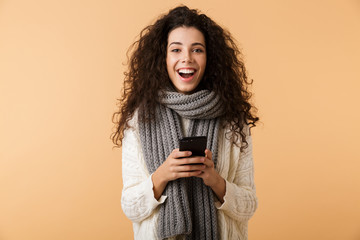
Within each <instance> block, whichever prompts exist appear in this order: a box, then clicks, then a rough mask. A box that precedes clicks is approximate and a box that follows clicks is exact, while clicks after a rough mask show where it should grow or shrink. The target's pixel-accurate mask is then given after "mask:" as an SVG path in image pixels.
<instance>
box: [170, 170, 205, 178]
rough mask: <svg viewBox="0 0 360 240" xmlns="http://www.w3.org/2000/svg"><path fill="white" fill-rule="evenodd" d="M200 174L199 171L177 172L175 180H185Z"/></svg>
mask: <svg viewBox="0 0 360 240" xmlns="http://www.w3.org/2000/svg"><path fill="white" fill-rule="evenodd" d="M200 174H201V171H193V172H179V173H177V174H176V176H177V178H185V177H197V176H199V175H200Z"/></svg>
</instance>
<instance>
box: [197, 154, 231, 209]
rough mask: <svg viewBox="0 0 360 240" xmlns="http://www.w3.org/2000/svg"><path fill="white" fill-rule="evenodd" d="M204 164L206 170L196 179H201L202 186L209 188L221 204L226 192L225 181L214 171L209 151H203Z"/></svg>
mask: <svg viewBox="0 0 360 240" xmlns="http://www.w3.org/2000/svg"><path fill="white" fill-rule="evenodd" d="M204 164H205V166H206V168H205V169H203V170H202V173H201V174H199V175H197V176H196V177H200V178H202V179H203V181H204V184H205V185H207V186H209V187H211V189H212V190H213V191H214V192H215V194H216V196H217V197H218V199H219V200H220V202H221V203H223V202H224V196H225V192H226V182H225V179H224V178H223V177H221V176H220V174H219V173H218V172H217V171H216V169H215V164H214V162H213V161H212V152H211V151H210V150H209V149H206V150H205V161H204Z"/></svg>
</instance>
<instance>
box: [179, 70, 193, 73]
mask: <svg viewBox="0 0 360 240" xmlns="http://www.w3.org/2000/svg"><path fill="white" fill-rule="evenodd" d="M194 72H195V70H194V69H180V70H179V73H185V74H187V73H194Z"/></svg>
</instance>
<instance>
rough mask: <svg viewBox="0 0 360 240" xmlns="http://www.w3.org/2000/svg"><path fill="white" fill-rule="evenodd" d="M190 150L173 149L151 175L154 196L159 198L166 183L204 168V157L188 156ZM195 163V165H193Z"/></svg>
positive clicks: (199, 171)
mask: <svg viewBox="0 0 360 240" xmlns="http://www.w3.org/2000/svg"><path fill="white" fill-rule="evenodd" d="M190 156H191V152H189V151H179V149H178V148H176V149H174V150H173V151H172V152H171V153H170V155H169V156H168V158H167V159H166V160H165V162H163V164H162V165H161V166H160V167H158V169H156V171H155V172H154V174H153V175H152V182H153V186H154V187H153V191H154V197H155V198H156V199H157V200H159V198H160V197H161V194H162V193H163V191H164V189H165V187H166V185H167V183H168V182H169V181H173V180H176V179H178V178H184V177H194V176H197V175H199V174H201V173H202V170H203V169H205V167H206V166H205V165H204V164H203V163H204V161H205V157H190ZM194 164H195V165H194Z"/></svg>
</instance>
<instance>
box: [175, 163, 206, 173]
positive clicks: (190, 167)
mask: <svg viewBox="0 0 360 240" xmlns="http://www.w3.org/2000/svg"><path fill="white" fill-rule="evenodd" d="M205 168H206V166H205V165H204V164H200V165H191V164H186V165H181V166H176V167H174V168H173V170H174V171H175V172H193V171H203V170H204V169H205Z"/></svg>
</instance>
